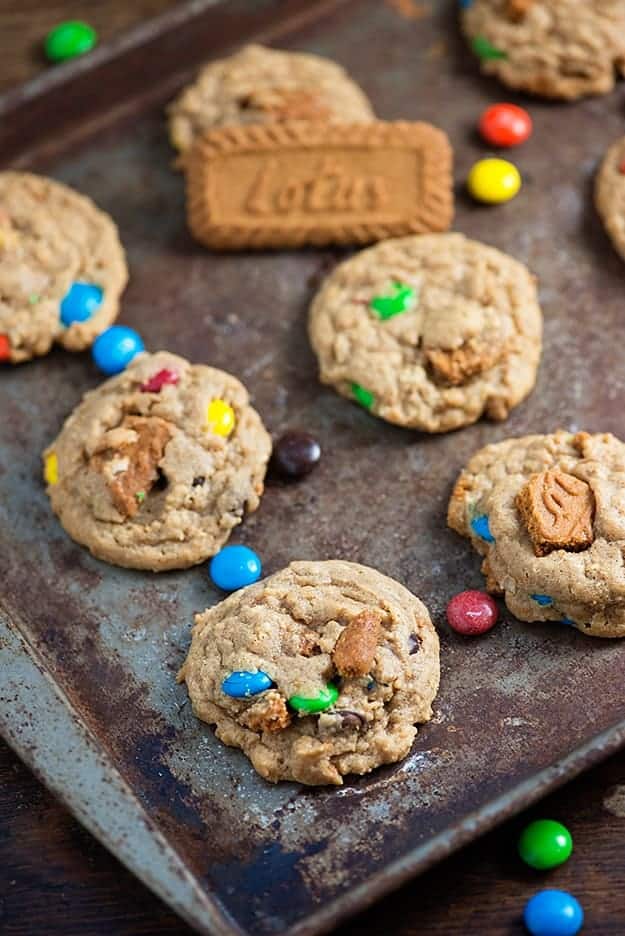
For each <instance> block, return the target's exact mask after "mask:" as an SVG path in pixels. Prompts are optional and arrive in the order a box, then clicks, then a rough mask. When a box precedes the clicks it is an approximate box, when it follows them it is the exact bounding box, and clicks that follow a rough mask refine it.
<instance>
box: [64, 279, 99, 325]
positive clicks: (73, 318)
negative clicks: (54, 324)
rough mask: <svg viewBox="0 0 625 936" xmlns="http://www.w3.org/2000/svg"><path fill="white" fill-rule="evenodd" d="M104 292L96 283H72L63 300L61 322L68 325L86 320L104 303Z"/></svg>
mask: <svg viewBox="0 0 625 936" xmlns="http://www.w3.org/2000/svg"><path fill="white" fill-rule="evenodd" d="M103 298H104V293H103V292H102V290H101V289H100V287H99V286H96V285H95V284H94V283H72V285H71V286H70V288H69V290H68V292H67V293H66V294H65V297H64V298H63V300H62V301H61V322H62V323H63V325H65V326H66V327H67V326H69V325H73V324H74V322H86V321H87V319H90V318H91V316H92V315H93V314H94V312H97V310H98V309H99V308H100V306H101V305H102V299H103Z"/></svg>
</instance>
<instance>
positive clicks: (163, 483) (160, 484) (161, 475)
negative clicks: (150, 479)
mask: <svg viewBox="0 0 625 936" xmlns="http://www.w3.org/2000/svg"><path fill="white" fill-rule="evenodd" d="M168 484H169V481H168V480H167V475H166V474H165V472H164V471H163V470H162V469H161V468H159V469H158V474H157V476H156V481H155V482H154V487H155V488H156V489H157V490H158V491H164V490H165V488H166V487H167V485H168Z"/></svg>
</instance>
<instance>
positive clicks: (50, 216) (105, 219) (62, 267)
mask: <svg viewBox="0 0 625 936" xmlns="http://www.w3.org/2000/svg"><path fill="white" fill-rule="evenodd" d="M127 279H128V271H127V268H126V260H125V256H124V250H123V248H122V245H121V244H120V242H119V237H118V234H117V228H116V227H115V224H114V223H113V221H112V220H111V219H110V218H109V216H108V215H107V214H104V212H103V211H100V210H99V209H98V208H97V207H96V205H94V203H93V202H92V201H91V199H89V198H87V197H86V196H84V195H79V194H78V192H75V191H73V190H72V189H70V188H68V186H66V185H63V184H62V183H60V182H55V181H53V180H52V179H47V178H44V177H42V176H36V175H32V174H31V173H28V172H0V360H3V361H7V362H10V363H12V364H18V363H20V362H21V361H27V360H29V359H30V358H33V357H36V356H37V355H41V354H46V353H47V352H48V351H49V350H50V348H51V347H52V345H53V344H54V343H55V342H57V343H58V344H61V345H63V346H64V347H65V348H67V349H68V350H70V351H82V350H84V349H85V348H87V347H89V345H90V344H91V343H92V342H93V341H94V339H95V338H96V337H97V336H98V335H99V334H100V332H102V331H104V329H105V328H108V326H109V325H110V324H111V323H112V322H113V321H114V320H115V319H116V318H117V313H118V308H119V297H120V294H121V293H122V291H123V289H124V287H125V285H126V281H127Z"/></svg>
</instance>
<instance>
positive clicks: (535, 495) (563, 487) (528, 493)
mask: <svg viewBox="0 0 625 936" xmlns="http://www.w3.org/2000/svg"><path fill="white" fill-rule="evenodd" d="M516 505H517V508H518V510H519V513H520V514H521V519H522V520H523V523H524V524H525V526H526V528H527V532H528V533H529V536H530V539H531V541H532V543H533V545H534V552H535V554H536V555H537V556H547V555H548V554H549V553H550V552H553V550H554V549H568V550H570V551H573V552H579V551H581V550H582V549H588V547H589V546H591V545H592V541H593V532H592V521H593V517H594V513H595V499H594V496H593V493H592V490H591V488H590V485H588V484H587V483H586V482H585V481H582V480H581V479H580V478H576V477H575V476H574V475H571V474H567V473H566V472H565V471H558V470H553V469H550V470H549V471H542V472H540V474H535V475H532V477H531V478H530V479H529V481H527V482H526V483H525V484H524V485H523V487H522V488H521V490H520V491H519V493H518V494H517V496H516ZM532 597H534V596H532Z"/></svg>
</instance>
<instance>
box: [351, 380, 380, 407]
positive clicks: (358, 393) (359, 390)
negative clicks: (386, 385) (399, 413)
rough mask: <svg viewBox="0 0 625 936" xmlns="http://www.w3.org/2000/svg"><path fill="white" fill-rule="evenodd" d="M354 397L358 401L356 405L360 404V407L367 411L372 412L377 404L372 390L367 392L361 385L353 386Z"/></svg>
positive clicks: (355, 384) (354, 384)
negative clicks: (372, 408)
mask: <svg viewBox="0 0 625 936" xmlns="http://www.w3.org/2000/svg"><path fill="white" fill-rule="evenodd" d="M352 395H353V397H354V399H355V400H356V403H360V405H361V406H363V407H364V408H365V409H368V410H370V409H371V407H372V406H373V404H374V403H375V397H374V395H373V394H372V393H371V390H367V389H366V388H365V387H361V385H360V384H357V383H353V384H352Z"/></svg>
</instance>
